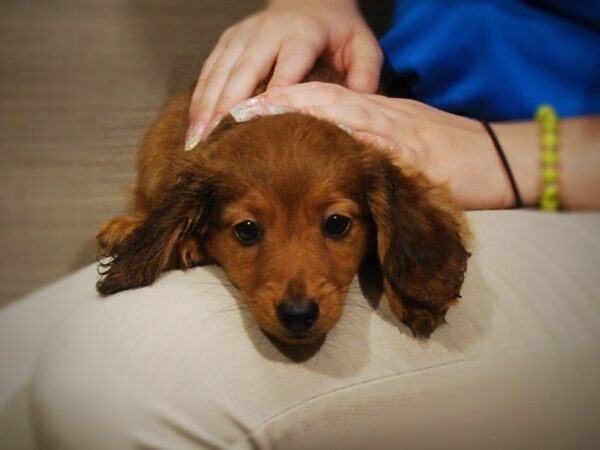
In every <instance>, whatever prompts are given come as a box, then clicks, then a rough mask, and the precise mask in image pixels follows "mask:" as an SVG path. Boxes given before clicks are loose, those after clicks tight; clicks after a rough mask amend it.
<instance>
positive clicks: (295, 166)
mask: <svg viewBox="0 0 600 450" xmlns="http://www.w3.org/2000/svg"><path fill="white" fill-rule="evenodd" d="M308 79H309V80H315V79H317V80H326V81H333V82H340V81H341V79H340V77H339V75H337V74H335V73H333V72H332V71H331V70H321V69H316V70H315V71H313V73H312V74H311V75H310V76H309V78H308ZM190 99H191V91H190V92H187V93H185V94H182V95H179V96H178V97H176V98H174V99H173V100H172V101H171V103H170V104H169V105H168V106H167V107H166V108H165V109H164V111H163V112H162V114H161V115H160V116H159V118H158V119H157V120H156V122H155V123H154V125H153V126H152V128H151V129H150V130H149V132H148V133H147V135H146V137H145V139H144V141H143V143H142V145H141V148H140V149H139V152H138V180H137V187H136V190H135V202H134V209H133V211H132V212H131V213H130V214H128V215H125V216H123V217H118V218H116V219H113V220H111V221H109V222H107V223H106V224H104V225H103V226H102V227H101V229H100V231H99V232H98V235H97V240H98V243H99V246H100V249H101V251H102V252H103V254H104V256H106V258H105V260H104V261H105V262H104V264H103V265H104V268H105V271H104V273H103V274H102V275H101V278H100V280H99V281H98V284H97V289H98V291H99V292H100V293H101V294H102V295H111V294H114V293H116V292H119V291H122V290H125V289H131V288H136V287H141V286H147V285H150V284H152V283H153V282H154V281H155V280H156V278H157V277H158V276H159V275H160V274H161V273H162V272H164V271H167V270H172V269H188V268H190V267H193V266H197V265H202V264H219V265H220V266H222V267H223V269H224V270H225V271H226V273H227V275H228V276H229V278H230V279H231V281H232V282H233V283H234V284H235V285H236V287H237V288H238V289H239V291H240V292H241V295H242V297H243V298H244V300H245V301H246V302H247V304H248V306H249V308H250V310H251V312H252V314H253V315H254V317H255V319H256V321H257V323H258V324H259V325H260V327H261V328H262V329H263V330H264V331H265V332H266V333H268V334H270V335H272V336H274V337H275V338H277V339H279V340H280V341H283V342H287V343H292V344H303V343H310V342H314V341H317V340H319V339H321V338H323V337H324V336H325V334H326V333H327V332H328V331H329V330H330V329H331V328H332V327H333V326H334V325H335V323H336V322H337V321H338V319H339V318H340V316H341V314H342V310H343V306H344V299H345V296H346V293H347V290H348V287H349V284H350V282H351V281H352V279H353V278H354V276H355V275H356V274H357V271H358V269H359V266H360V264H361V262H362V261H363V259H364V257H365V255H366V254H367V252H368V251H369V250H370V249H372V250H374V251H375V252H376V253H377V259H378V261H379V264H380V265H381V273H382V277H383V287H384V290H385V293H386V296H387V298H388V300H389V302H390V305H391V309H392V310H393V312H394V314H396V316H397V317H398V318H399V319H400V320H401V321H402V322H404V323H405V324H406V325H408V327H410V329H411V330H412V332H413V333H414V335H415V336H418V337H428V336H429V335H430V334H431V333H432V332H433V330H434V329H435V328H436V327H437V326H438V325H439V324H441V323H443V322H444V316H445V314H446V311H447V310H448V308H449V306H450V305H452V304H453V303H454V302H455V300H456V299H457V298H459V297H460V289H461V286H462V284H463V279H464V273H465V270H466V266H467V259H468V256H469V253H468V251H467V250H466V248H465V242H464V238H465V235H466V233H467V231H466V225H465V222H464V220H463V216H462V213H461V210H460V208H459V207H458V206H457V205H456V204H455V203H454V202H453V200H452V199H451V197H450V195H449V193H448V192H447V190H446V189H445V188H444V187H440V186H433V185H432V184H431V183H430V182H429V181H428V180H427V179H426V178H425V177H424V176H423V175H422V174H420V173H417V172H415V171H414V170H412V169H411V168H410V167H407V166H406V165H404V164H403V163H402V162H401V161H396V160H394V159H393V158H392V156H391V154H389V153H388V152H386V151H383V150H381V149H378V148H374V147H373V146H371V145H368V144H365V143H363V142H360V141H358V140H356V139H354V138H353V137H352V136H350V135H349V134H348V133H346V132H345V131H343V130H342V129H340V128H339V127H338V126H336V125H334V124H331V123H329V122H327V121H324V120H321V119H317V118H314V117H312V116H308V115H305V114H300V113H286V114H282V115H277V116H270V117H257V118H254V119H252V120H250V121H248V122H244V123H236V122H235V121H234V120H233V119H232V118H231V117H230V116H229V117H227V118H225V119H224V120H223V121H222V123H221V124H220V125H219V126H218V127H217V128H216V129H215V130H214V131H213V132H212V133H211V134H210V136H209V137H208V139H207V140H206V141H205V142H202V143H201V144H199V145H198V146H197V147H196V148H195V149H194V150H193V151H191V152H184V139H185V134H186V129H187V126H188V119H187V117H188V108H189V104H190Z"/></svg>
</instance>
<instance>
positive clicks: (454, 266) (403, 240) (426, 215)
mask: <svg viewBox="0 0 600 450" xmlns="http://www.w3.org/2000/svg"><path fill="white" fill-rule="evenodd" d="M370 166H371V167H370V169H369V170H368V179H369V181H368V185H367V196H368V198H367V202H368V205H369V209H370V211H371V215H372V218H373V221H374V222H375V226H376V229H377V231H376V235H377V254H378V259H379V262H380V264H381V268H382V274H383V278H384V279H383V282H384V283H383V284H384V290H385V292H386V295H387V297H388V299H389V302H390V306H391V308H392V311H393V312H394V313H395V314H396V316H398V318H399V319H400V320H401V321H402V322H404V323H405V324H406V325H408V326H409V327H410V329H411V330H412V332H413V334H414V335H415V336H418V337H429V336H430V335H431V333H432V332H433V330H434V329H435V328H436V327H437V325H439V324H440V323H444V321H445V320H444V317H445V314H446V311H447V310H448V307H449V306H450V305H451V304H452V303H453V302H454V301H455V300H456V299H457V298H459V297H460V289H461V286H462V284H463V280H464V274H465V270H466V267H467V259H468V257H469V256H470V254H469V252H468V251H467V250H466V249H465V244H464V242H463V238H462V236H461V231H462V230H461V225H460V223H461V217H460V214H461V213H460V210H459V209H458V208H456V212H450V211H451V210H452V207H451V205H452V203H451V200H450V197H449V195H448V196H446V197H447V201H448V202H449V203H448V204H445V205H444V203H442V202H444V199H443V198H444V197H445V196H444V195H440V194H443V193H441V188H435V187H433V186H432V185H431V184H430V183H429V182H428V181H427V180H426V179H425V177H424V176H422V175H419V174H413V175H408V174H407V173H405V172H404V171H403V169H401V168H400V167H398V166H397V165H395V164H394V163H393V162H392V161H391V160H390V159H389V158H388V157H387V156H386V155H378V156H377V157H376V158H375V159H374V160H372V161H371V164H370ZM442 205H444V207H442Z"/></svg>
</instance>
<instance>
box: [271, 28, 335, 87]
mask: <svg viewBox="0 0 600 450" xmlns="http://www.w3.org/2000/svg"><path fill="white" fill-rule="evenodd" d="M326 44H327V35H326V34H325V33H323V32H322V31H321V30H318V29H316V30H313V31H312V32H311V30H303V31H302V32H301V33H294V34H292V35H290V36H286V37H285V41H284V44H283V46H282V47H281V50H280V52H279V55H277V61H276V63H275V69H274V72H273V76H272V77H271V81H270V82H269V86H268V87H267V89H271V88H275V87H283V86H289V85H292V84H295V83H299V82H301V81H302V80H303V79H304V77H306V75H307V74H308V72H309V71H310V69H312V67H313V66H314V65H315V61H316V60H317V58H318V57H319V55H321V53H322V52H323V50H324V48H325V45H326Z"/></svg>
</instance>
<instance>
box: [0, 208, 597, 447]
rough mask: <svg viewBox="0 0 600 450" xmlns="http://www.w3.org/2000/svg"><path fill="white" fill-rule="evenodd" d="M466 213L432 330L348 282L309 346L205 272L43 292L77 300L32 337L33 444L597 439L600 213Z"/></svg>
mask: <svg viewBox="0 0 600 450" xmlns="http://www.w3.org/2000/svg"><path fill="white" fill-rule="evenodd" d="M469 217H470V219H471V221H472V223H473V228H474V230H475V235H476V238H477V243H476V247H475V248H474V252H473V257H472V258H471V260H470V261H469V270H468V275H467V278H466V282H465V287H464V289H463V300H462V301H461V303H460V304H459V305H458V306H457V307H454V308H452V309H450V311H449V313H448V325H445V326H443V327H442V328H440V329H439V330H437V331H436V332H435V333H434V334H433V336H432V338H431V339H429V340H428V341H419V340H415V339H414V338H413V337H412V335H411V334H410V332H409V330H408V329H407V328H406V327H405V326H403V325H402V324H400V323H399V322H398V321H397V320H396V319H395V318H394V317H393V315H392V314H391V313H390V312H389V310H388V308H387V305H386V301H385V298H384V299H382V301H381V302H380V304H379V306H378V307H377V308H373V307H372V306H370V305H369V303H368V302H367V300H366V299H365V298H364V296H363V294H362V293H361V289H360V287H359V285H358V283H356V282H355V284H354V285H353V287H352V289H351V292H350V294H349V296H348V299H347V303H346V307H345V312H344V315H343V317H342V319H341V321H340V323H338V325H336V327H335V328H334V329H333V330H332V332H331V333H330V334H329V335H328V337H327V339H326V341H325V343H324V344H323V345H322V346H321V347H320V348H319V349H318V350H317V351H316V352H312V353H311V352H309V351H306V350H302V351H295V352H292V353H289V352H283V351H282V349H280V348H278V347H277V346H276V345H274V344H273V343H272V342H271V341H270V340H269V339H268V338H266V337H265V336H264V335H263V333H262V332H261V331H260V330H259V329H258V328H257V326H256V325H255V323H254V322H253V319H252V317H251V316H250V315H249V312H248V311H246V310H245V308H244V307H243V303H242V302H241V301H240V300H239V295H238V293H237V292H236V290H235V289H234V288H232V287H231V286H230V284H229V283H228V281H227V279H226V277H225V276H224V274H223V273H222V271H221V270H220V269H218V268H214V267H206V268H197V269H194V270H192V271H190V272H187V273H184V272H171V273H168V274H166V275H165V276H163V277H161V279H160V280H159V281H158V282H157V283H156V284H155V285H154V286H152V287H150V288H145V289H139V290H132V291H127V292H123V293H120V294H118V295H115V296H113V297H110V298H109V299H105V300H103V299H100V298H98V297H97V296H96V294H95V293H94V291H93V285H94V281H95V269H94V268H93V267H89V268H87V269H86V270H84V271H82V272H80V273H79V274H76V275H75V276H74V277H72V278H71V279H67V280H65V281H63V282H62V283H61V284H60V285H57V286H55V287H53V288H50V289H49V290H48V291H47V292H41V293H39V294H37V297H36V299H35V300H36V302H37V306H36V308H37V311H38V314H45V312H44V311H51V310H52V302H57V303H60V302H61V301H62V302H65V301H66V300H65V299H66V298H72V297H74V296H77V302H76V304H72V305H71V306H70V309H69V311H68V313H67V312H65V314H64V315H63V317H62V318H60V319H58V318H56V319H52V320H51V322H52V326H50V325H48V328H51V329H48V330H47V331H45V332H44V333H40V334H39V336H40V337H39V339H40V341H44V342H39V343H36V344H35V345H32V346H31V347H36V345H39V346H40V348H41V350H40V352H39V353H40V355H39V357H38V356H37V355H36V356H35V358H34V357H33V356H32V357H31V358H30V359H31V361H33V360H34V359H36V362H35V365H34V366H35V368H34V369H33V372H34V374H33V376H32V377H31V381H30V382H29V380H26V381H27V383H25V386H26V388H27V389H26V391H27V392H26V398H27V401H29V402H30V410H29V411H30V414H31V419H32V424H33V425H32V429H33V431H34V433H33V434H34V435H35V438H36V441H37V444H38V446H39V448H43V449H46V448H47V449H61V450H70V449H73V450H75V449H76V450H82V449H85V450H93V449H111V450H118V449H137V448H144V449H205V448H208V449H221V448H239V449H247V448H248V449H251V448H260V449H272V448H273V449H278V448H281V449H286V450H287V449H290V450H291V449H319V448H324V449H329V448H341V449H354V448H356V449H364V448H408V449H421V448H423V449H426V448H477V449H480V448H499V449H500V448H502V449H506V448H542V447H543V448H592V447H596V448H598V446H599V445H600V426H599V422H598V419H599V418H600V294H599V292H600V269H599V264H598V263H599V262H600V214H589V215H586V214H579V215H561V214H557V215H546V214H540V213H532V212H524V211H519V212H502V213H489V212H488V213H485V212H482V213H474V214H470V215H469ZM82 286H85V287H84V288H82ZM42 300H43V302H44V304H43V305H42ZM27 301H28V300H27V299H26V300H25V303H26V302H27ZM33 309H35V308H33ZM33 309H32V311H30V312H28V314H29V317H30V319H31V320H30V321H29V322H28V323H30V324H31V323H35V321H36V320H38V321H39V320H40V319H39V318H37V319H36V318H35V317H33V314H34V313H33ZM5 317H6V315H5ZM1 319H2V314H0V326H2V327H3V328H2V332H1V333H0V337H2V338H5V336H6V335H7V334H8V333H12V334H11V335H10V336H8V338H11V336H12V338H14V337H15V336H21V335H24V334H26V333H25V332H24V330H27V326H28V324H27V323H26V322H24V321H23V319H22V318H21V319H20V321H21V322H22V323H21V324H17V322H15V321H14V320H13V321H11V323H10V324H6V322H3V321H2V320H1ZM3 333H4V334H3ZM19 333H20V334H19ZM15 349H16V350H15ZM0 350H2V354H0V358H1V359H2V364H3V365H4V364H6V363H7V362H8V361H12V360H16V359H17V357H16V356H15V353H16V352H19V353H20V352H22V350H23V349H22V348H19V346H18V345H16V346H14V347H13V349H12V350H11V348H10V345H7V346H4V347H0ZM11 351H12V353H13V354H11ZM7 358H8V359H7ZM20 358H21V359H22V358H23V356H22V355H20ZM25 359H27V358H25ZM28 361H29V360H28ZM27 364H30V363H29V362H28V363H27ZM27 364H21V366H27ZM32 365H33V362H31V364H30V366H32ZM17 366H19V364H14V365H13V366H12V367H13V369H14V368H15V367H17ZM3 370H4V369H3ZM28 370H30V369H28ZM23 371H25V369H23ZM9 372H10V370H9ZM9 375H10V374H9ZM23 376H24V374H21V378H22V377H23ZM8 378H11V377H8ZM15 378H16V375H14V374H13V375H12V381H11V383H12V387H11V389H12V390H13V391H14V390H15V386H17V385H18V383H17V382H16V381H15ZM17 387H18V386H17ZM3 390H4V391H6V389H5V388H4V386H3ZM1 393H2V392H1V391H0V394H1ZM5 398H6V395H5V396H4V398H3V397H2V396H0V399H4V400H5ZM6 403H7V402H6V401H5V404H6ZM0 430H2V427H1V426H0ZM6 439H8V438H6ZM0 448H4V447H3V446H2V440H0ZM6 448H10V447H6Z"/></svg>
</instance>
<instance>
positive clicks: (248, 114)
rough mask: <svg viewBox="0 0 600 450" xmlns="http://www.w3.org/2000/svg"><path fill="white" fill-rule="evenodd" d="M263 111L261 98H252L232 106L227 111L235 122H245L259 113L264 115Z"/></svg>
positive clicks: (262, 99)
mask: <svg viewBox="0 0 600 450" xmlns="http://www.w3.org/2000/svg"><path fill="white" fill-rule="evenodd" d="M265 110H266V108H265V99H264V98H262V97H252V98H249V99H248V100H244V101H243V102H240V103H238V104H237V105H234V106H233V108H231V109H230V110H229V114H231V116H232V117H233V118H234V119H235V121H236V122H247V121H249V120H250V119H252V118H253V117H256V116H258V115H260V114H261V113H263V114H264V112H265Z"/></svg>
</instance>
